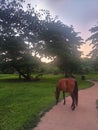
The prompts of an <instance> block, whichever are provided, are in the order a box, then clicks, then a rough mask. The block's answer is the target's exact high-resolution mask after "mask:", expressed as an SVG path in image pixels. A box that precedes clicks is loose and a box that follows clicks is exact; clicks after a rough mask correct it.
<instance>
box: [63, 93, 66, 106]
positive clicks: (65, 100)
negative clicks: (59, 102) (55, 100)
mask: <svg viewBox="0 0 98 130" xmlns="http://www.w3.org/2000/svg"><path fill="white" fill-rule="evenodd" d="M63 99H64V103H63V104H64V105H65V104H66V99H65V92H64V91H63Z"/></svg>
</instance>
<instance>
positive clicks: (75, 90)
mask: <svg viewBox="0 0 98 130" xmlns="http://www.w3.org/2000/svg"><path fill="white" fill-rule="evenodd" d="M74 95H75V102H76V106H77V105H78V84H77V81H76V80H75V88H74Z"/></svg>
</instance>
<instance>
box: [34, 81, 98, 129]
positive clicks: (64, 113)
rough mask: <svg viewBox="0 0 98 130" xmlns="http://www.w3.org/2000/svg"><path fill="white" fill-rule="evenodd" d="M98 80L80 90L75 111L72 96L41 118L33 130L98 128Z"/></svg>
mask: <svg viewBox="0 0 98 130" xmlns="http://www.w3.org/2000/svg"><path fill="white" fill-rule="evenodd" d="M96 99H98V82H95V85H94V86H93V87H91V88H88V89H85V90H81V91H79V105H78V107H77V108H76V110H75V111H72V110H71V109H70V105H71V98H70V97H68V98H66V105H65V106H64V105H63V102H60V103H59V104H58V105H56V106H54V107H53V108H52V109H51V110H50V111H49V112H47V113H46V114H45V116H44V117H42V118H41V121H40V123H39V124H38V126H37V127H35V128H34V129H33V130H98V109H97V108H96Z"/></svg>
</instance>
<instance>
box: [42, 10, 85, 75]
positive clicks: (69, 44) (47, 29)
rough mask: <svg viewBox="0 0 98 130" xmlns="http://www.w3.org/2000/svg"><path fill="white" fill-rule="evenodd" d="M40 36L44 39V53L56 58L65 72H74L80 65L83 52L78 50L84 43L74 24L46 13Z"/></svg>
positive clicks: (57, 63) (58, 64)
mask: <svg viewBox="0 0 98 130" xmlns="http://www.w3.org/2000/svg"><path fill="white" fill-rule="evenodd" d="M42 23H43V24H44V28H43V30H42V31H41V32H40V37H41V39H42V41H43V51H42V52H41V53H42V54H43V55H45V56H48V57H50V58H51V57H52V58H54V60H56V65H57V66H58V67H59V68H60V69H61V70H63V71H64V72H65V73H72V72H74V71H75V70H76V69H77V67H78V65H79V64H78V62H79V59H80V56H81V52H80V51H79V50H78V49H79V47H80V45H81V44H82V43H83V42H82V38H81V37H80V36H78V33H77V32H75V31H74V29H73V26H70V27H69V26H67V25H64V24H63V23H62V22H60V21H59V20H57V19H51V17H50V14H49V12H48V13H47V15H46V18H45V20H43V22H42Z"/></svg>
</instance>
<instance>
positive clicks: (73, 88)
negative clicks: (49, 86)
mask: <svg viewBox="0 0 98 130" xmlns="http://www.w3.org/2000/svg"><path fill="white" fill-rule="evenodd" d="M60 91H62V92H63V99H64V105H65V102H66V101H65V92H68V93H69V94H70V96H71V98H72V104H71V109H72V110H74V109H75V107H76V106H77V105H78V85H77V81H76V80H75V79H74V78H63V79H60V80H59V81H58V83H57V85H56V93H55V96H56V104H57V103H58V100H59V95H60Z"/></svg>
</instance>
